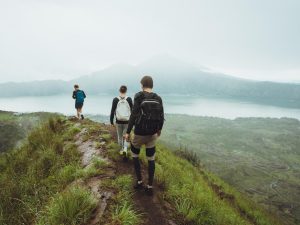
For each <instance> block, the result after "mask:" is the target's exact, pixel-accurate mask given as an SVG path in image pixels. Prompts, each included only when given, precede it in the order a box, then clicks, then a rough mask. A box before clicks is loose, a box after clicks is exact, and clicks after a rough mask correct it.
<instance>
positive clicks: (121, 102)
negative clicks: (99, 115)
mask: <svg viewBox="0 0 300 225" xmlns="http://www.w3.org/2000/svg"><path fill="white" fill-rule="evenodd" d="M119 92H120V93H119V96H118V97H115V98H114V99H113V102H112V107H111V113H110V123H111V125H114V118H115V117H116V128H117V135H118V143H119V145H120V148H121V149H120V151H119V153H120V155H124V156H125V157H127V153H128V152H127V149H128V146H129V143H128V142H127V141H126V140H125V139H124V135H125V133H126V131H127V127H128V121H129V118H130V115H131V110H132V99H131V98H130V97H128V96H126V93H127V87H126V86H125V85H122V86H121V87H120V89H119Z"/></svg>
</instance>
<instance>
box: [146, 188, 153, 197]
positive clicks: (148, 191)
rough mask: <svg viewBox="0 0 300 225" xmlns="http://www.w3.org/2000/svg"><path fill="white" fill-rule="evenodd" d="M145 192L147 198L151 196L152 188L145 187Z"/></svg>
mask: <svg viewBox="0 0 300 225" xmlns="http://www.w3.org/2000/svg"><path fill="white" fill-rule="evenodd" d="M145 192H146V194H147V195H148V196H153V187H149V186H147V187H146V188H145Z"/></svg>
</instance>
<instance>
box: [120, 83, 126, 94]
mask: <svg viewBox="0 0 300 225" xmlns="http://www.w3.org/2000/svg"><path fill="white" fill-rule="evenodd" d="M119 91H120V92H121V93H123V94H125V93H126V92H127V87H126V86H125V85H122V86H121V87H120V90H119Z"/></svg>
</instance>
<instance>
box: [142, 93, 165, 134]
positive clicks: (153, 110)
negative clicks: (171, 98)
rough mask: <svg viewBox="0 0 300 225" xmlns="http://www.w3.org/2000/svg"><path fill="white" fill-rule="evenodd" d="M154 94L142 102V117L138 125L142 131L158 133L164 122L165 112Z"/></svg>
mask: <svg viewBox="0 0 300 225" xmlns="http://www.w3.org/2000/svg"><path fill="white" fill-rule="evenodd" d="M156 97H157V95H156V94H153V95H152V96H149V97H148V98H145V99H144V100H143V101H142V102H141V115H140V118H139V119H138V122H137V125H138V126H139V127H141V128H142V129H147V130H152V131H158V129H159V126H160V125H161V124H162V123H163V121H164V110H163V106H162V104H161V103H160V101H159V100H158V99H157V98H156Z"/></svg>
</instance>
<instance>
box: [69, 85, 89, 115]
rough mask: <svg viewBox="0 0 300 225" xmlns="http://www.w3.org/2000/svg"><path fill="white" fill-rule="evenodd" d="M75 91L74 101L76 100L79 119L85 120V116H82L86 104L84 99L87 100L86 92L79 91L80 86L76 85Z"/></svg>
mask: <svg viewBox="0 0 300 225" xmlns="http://www.w3.org/2000/svg"><path fill="white" fill-rule="evenodd" d="M74 89H75V90H74V91H73V95H72V97H73V99H75V109H76V110H77V118H78V119H82V120H83V119H84V116H83V115H82V107H83V103H84V99H85V98H86V95H85V93H84V91H82V90H79V85H78V84H75V85H74Z"/></svg>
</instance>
